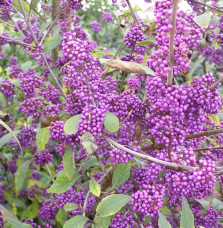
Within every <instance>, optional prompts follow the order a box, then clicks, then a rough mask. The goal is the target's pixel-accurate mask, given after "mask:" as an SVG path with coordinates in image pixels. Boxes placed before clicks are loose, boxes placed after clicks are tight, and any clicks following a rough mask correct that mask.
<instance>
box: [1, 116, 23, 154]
mask: <svg viewBox="0 0 223 228" xmlns="http://www.w3.org/2000/svg"><path fill="white" fill-rule="evenodd" d="M0 125H2V126H3V127H4V128H6V129H7V130H8V131H9V133H10V134H11V135H12V136H13V137H14V139H15V140H16V142H17V143H18V144H19V147H20V149H21V151H22V147H21V145H20V142H19V140H18V139H17V137H16V135H15V134H14V132H13V131H12V129H11V128H10V127H9V126H8V125H7V124H6V123H4V122H3V121H2V120H0ZM22 153H23V151H22Z"/></svg>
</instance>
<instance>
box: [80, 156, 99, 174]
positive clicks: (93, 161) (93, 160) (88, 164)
mask: <svg viewBox="0 0 223 228" xmlns="http://www.w3.org/2000/svg"><path fill="white" fill-rule="evenodd" d="M94 165H98V160H97V158H96V157H95V156H94V157H93V156H92V157H91V158H90V160H89V161H87V162H86V163H85V164H84V168H83V173H85V172H86V171H87V170H88V169H89V168H90V167H92V166H94Z"/></svg>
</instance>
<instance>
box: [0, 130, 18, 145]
mask: <svg viewBox="0 0 223 228" xmlns="http://www.w3.org/2000/svg"><path fill="white" fill-rule="evenodd" d="M19 132H20V131H19V130H15V131H14V132H13V133H14V135H17V134H18V133H19ZM12 138H13V135H12V134H11V133H8V134H6V135H4V136H2V137H1V138H0V148H2V147H3V146H4V145H5V144H6V143H8V142H9V141H10V140H11V139H12Z"/></svg>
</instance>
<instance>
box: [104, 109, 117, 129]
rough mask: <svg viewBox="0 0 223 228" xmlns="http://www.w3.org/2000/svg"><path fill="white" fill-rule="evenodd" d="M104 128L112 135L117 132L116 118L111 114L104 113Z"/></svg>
mask: <svg viewBox="0 0 223 228" xmlns="http://www.w3.org/2000/svg"><path fill="white" fill-rule="evenodd" d="M104 126H105V128H106V129H107V130H108V131H109V132H112V133H114V132H117V131H118V130H119V119H118V117H117V116H116V115H115V114H113V113H111V112H106V113H105V121H104Z"/></svg>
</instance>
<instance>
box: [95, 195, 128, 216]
mask: <svg viewBox="0 0 223 228" xmlns="http://www.w3.org/2000/svg"><path fill="white" fill-rule="evenodd" d="M130 200H131V196H128V195H122V194H113V195H110V196H107V197H105V198H104V199H103V200H102V201H101V202H100V203H99V204H98V206H97V209H96V211H97V213H98V214H99V215H100V216H101V217H107V216H110V215H114V214H116V213H117V212H118V211H119V210H120V209H121V208H122V207H123V206H125V205H126V204H127V203H128V202H129V201H130Z"/></svg>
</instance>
